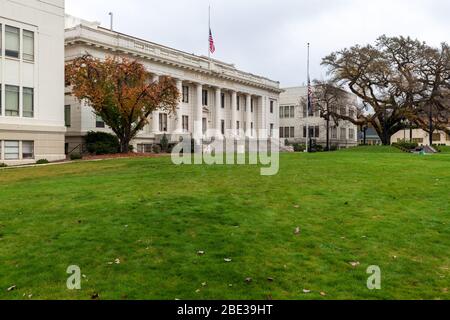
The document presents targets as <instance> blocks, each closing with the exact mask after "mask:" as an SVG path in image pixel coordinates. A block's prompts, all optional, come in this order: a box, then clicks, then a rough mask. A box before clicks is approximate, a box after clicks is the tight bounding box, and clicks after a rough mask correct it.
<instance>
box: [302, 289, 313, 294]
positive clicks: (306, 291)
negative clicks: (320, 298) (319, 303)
mask: <svg viewBox="0 0 450 320" xmlns="http://www.w3.org/2000/svg"><path fill="white" fill-rule="evenodd" d="M303 293H305V294H308V293H311V290H308V289H303Z"/></svg>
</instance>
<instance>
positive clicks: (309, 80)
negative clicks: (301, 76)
mask: <svg viewBox="0 0 450 320" xmlns="http://www.w3.org/2000/svg"><path fill="white" fill-rule="evenodd" d="M309 47H310V44H309V42H308V54H307V56H308V58H307V66H306V69H307V78H308V84H307V86H308V87H307V88H306V92H307V97H308V98H307V106H306V153H308V152H309V108H310V107H311V101H310V99H311V97H310V93H309V90H310V85H311V78H310V76H309V51H310V49H309Z"/></svg>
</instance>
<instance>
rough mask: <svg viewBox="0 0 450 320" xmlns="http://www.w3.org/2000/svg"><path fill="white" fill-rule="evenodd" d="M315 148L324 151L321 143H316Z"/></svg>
mask: <svg viewBox="0 0 450 320" xmlns="http://www.w3.org/2000/svg"><path fill="white" fill-rule="evenodd" d="M313 149H314V150H315V151H316V152H322V151H323V146H322V145H320V144H316V145H315V146H314V147H313Z"/></svg>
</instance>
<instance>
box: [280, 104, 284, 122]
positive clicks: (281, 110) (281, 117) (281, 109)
mask: <svg viewBox="0 0 450 320" xmlns="http://www.w3.org/2000/svg"><path fill="white" fill-rule="evenodd" d="M283 118H284V107H280V119H283Z"/></svg>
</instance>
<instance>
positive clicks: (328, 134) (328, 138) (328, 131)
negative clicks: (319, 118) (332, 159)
mask: <svg viewBox="0 0 450 320" xmlns="http://www.w3.org/2000/svg"><path fill="white" fill-rule="evenodd" d="M326 151H330V118H328V119H327V150H326Z"/></svg>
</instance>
